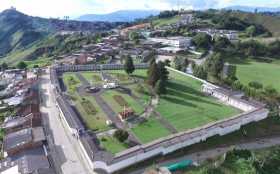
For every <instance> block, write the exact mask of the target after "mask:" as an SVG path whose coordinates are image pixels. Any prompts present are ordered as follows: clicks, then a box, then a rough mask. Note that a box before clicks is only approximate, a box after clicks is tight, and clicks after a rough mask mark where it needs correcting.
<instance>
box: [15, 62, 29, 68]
mask: <svg viewBox="0 0 280 174" xmlns="http://www.w3.org/2000/svg"><path fill="white" fill-rule="evenodd" d="M17 68H18V69H25V68H27V64H26V63H25V62H23V61H21V62H19V63H18V64H17Z"/></svg>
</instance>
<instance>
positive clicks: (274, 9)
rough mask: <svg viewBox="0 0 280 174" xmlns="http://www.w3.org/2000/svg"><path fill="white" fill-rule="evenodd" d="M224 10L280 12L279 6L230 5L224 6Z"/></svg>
mask: <svg viewBox="0 0 280 174" xmlns="http://www.w3.org/2000/svg"><path fill="white" fill-rule="evenodd" d="M224 9H226V10H240V11H244V12H255V10H256V9H257V11H258V12H280V7H275V8H271V7H251V6H230V7H226V8H224Z"/></svg>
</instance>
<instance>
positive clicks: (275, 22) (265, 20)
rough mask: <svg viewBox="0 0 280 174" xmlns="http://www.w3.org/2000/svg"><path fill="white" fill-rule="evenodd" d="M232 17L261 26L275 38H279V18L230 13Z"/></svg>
mask: <svg viewBox="0 0 280 174" xmlns="http://www.w3.org/2000/svg"><path fill="white" fill-rule="evenodd" d="M232 15H233V16H235V17H238V18H240V19H242V20H245V21H251V22H252V23H256V24H260V25H263V26H264V27H265V28H267V29H268V30H269V31H270V32H271V33H272V34H273V36H275V37H279V36H280V18H279V17H276V16H267V15H262V14H255V13H245V12H232Z"/></svg>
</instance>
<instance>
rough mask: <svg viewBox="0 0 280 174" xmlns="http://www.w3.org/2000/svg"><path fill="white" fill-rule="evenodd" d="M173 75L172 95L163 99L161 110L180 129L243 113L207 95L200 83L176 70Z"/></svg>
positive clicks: (161, 99)
mask: <svg viewBox="0 0 280 174" xmlns="http://www.w3.org/2000/svg"><path fill="white" fill-rule="evenodd" d="M169 76H170V78H171V80H169V82H168V95H165V96H163V97H161V98H160V103H159V106H158V108H157V110H158V111H159V112H160V113H161V115H162V116H164V117H165V118H166V119H167V120H168V121H169V122H170V123H171V124H172V125H173V126H174V127H175V128H176V129H177V130H179V131H183V130H187V129H192V128H196V127H199V126H203V125H205V124H208V123H210V122H215V121H218V120H221V119H224V118H228V117H231V116H234V115H236V114H238V113H240V112H239V111H238V110H237V109H235V108H232V107H229V106H226V105H223V104H221V103H219V102H217V100H216V99H214V98H212V97H207V96H204V95H203V93H202V92H201V83H200V82H199V81H197V80H194V79H192V78H190V77H186V76H184V75H181V74H178V73H176V72H173V71H170V75H169Z"/></svg>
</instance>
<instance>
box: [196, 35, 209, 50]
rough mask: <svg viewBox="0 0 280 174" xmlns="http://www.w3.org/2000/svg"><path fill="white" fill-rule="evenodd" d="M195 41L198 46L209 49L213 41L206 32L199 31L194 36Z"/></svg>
mask: <svg viewBox="0 0 280 174" xmlns="http://www.w3.org/2000/svg"><path fill="white" fill-rule="evenodd" d="M193 42H194V44H195V45H196V46H197V47H198V48H203V49H209V48H210V46H211V43H212V38H211V36H209V35H208V34H206V33H198V34H197V35H196V36H194V37H193Z"/></svg>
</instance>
